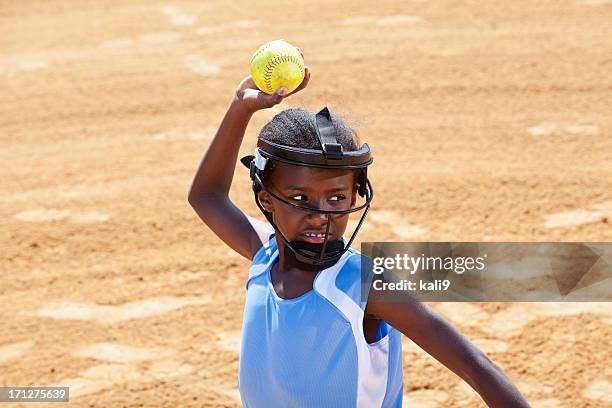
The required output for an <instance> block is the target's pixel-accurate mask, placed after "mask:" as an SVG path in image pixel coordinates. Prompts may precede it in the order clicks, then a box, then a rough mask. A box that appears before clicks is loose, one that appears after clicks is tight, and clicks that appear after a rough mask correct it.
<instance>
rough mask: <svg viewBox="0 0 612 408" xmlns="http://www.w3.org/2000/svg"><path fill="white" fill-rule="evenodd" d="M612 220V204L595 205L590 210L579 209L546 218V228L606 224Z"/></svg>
mask: <svg viewBox="0 0 612 408" xmlns="http://www.w3.org/2000/svg"><path fill="white" fill-rule="evenodd" d="M610 218H612V202H610V201H608V202H603V203H597V204H593V205H592V206H591V207H590V208H589V209H583V208H579V209H576V210H571V211H563V212H558V213H554V214H550V215H547V216H546V221H545V223H544V227H546V228H551V229H552V228H567V227H574V226H578V225H584V224H591V223H595V222H604V221H607V220H608V219H610Z"/></svg>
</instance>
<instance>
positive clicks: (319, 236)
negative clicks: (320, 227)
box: [300, 232, 325, 244]
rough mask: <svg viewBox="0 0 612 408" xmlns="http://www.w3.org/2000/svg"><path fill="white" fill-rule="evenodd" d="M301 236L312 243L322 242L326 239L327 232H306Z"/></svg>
mask: <svg viewBox="0 0 612 408" xmlns="http://www.w3.org/2000/svg"><path fill="white" fill-rule="evenodd" d="M300 238H301V239H302V240H303V241H306V242H309V243H311V244H322V243H323V242H324V241H325V233H315V232H305V233H303V234H301V235H300Z"/></svg>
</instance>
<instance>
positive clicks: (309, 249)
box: [283, 240, 344, 272]
mask: <svg viewBox="0 0 612 408" xmlns="http://www.w3.org/2000/svg"><path fill="white" fill-rule="evenodd" d="M289 243H290V244H291V246H292V247H293V248H295V249H297V250H298V251H300V252H302V253H305V254H308V255H310V256H312V257H319V256H320V255H321V250H322V249H323V244H313V243H311V242H305V241H297V240H294V241H290V242H289ZM283 248H284V251H283V253H284V254H285V259H286V260H287V264H288V265H289V266H290V267H294V268H297V269H300V270H303V271H309V272H319V271H322V270H323V269H327V268H329V267H330V266H332V265H333V264H335V263H336V262H338V260H339V259H340V256H341V255H342V253H343V252H344V251H342V250H343V249H344V243H343V242H342V241H341V240H334V241H327V243H326V245H325V253H324V254H323V256H324V257H332V255H333V254H340V255H338V256H333V257H332V258H331V259H329V260H327V261H325V262H323V263H321V264H320V265H313V264H312V263H306V262H302V261H300V260H299V259H298V258H297V257H296V254H295V252H294V251H293V250H291V249H290V248H288V247H287V245H286V244H285V245H284V247H283Z"/></svg>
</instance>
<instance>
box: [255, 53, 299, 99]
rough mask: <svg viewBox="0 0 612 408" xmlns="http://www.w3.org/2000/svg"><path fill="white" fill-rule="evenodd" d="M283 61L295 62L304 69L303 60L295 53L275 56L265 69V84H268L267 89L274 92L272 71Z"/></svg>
mask: <svg viewBox="0 0 612 408" xmlns="http://www.w3.org/2000/svg"><path fill="white" fill-rule="evenodd" d="M282 62H293V63H294V64H295V65H297V66H298V67H300V70H301V71H302V72H303V71H304V66H303V65H302V63H301V61H300V59H299V58H297V57H296V56H294V55H278V56H276V57H274V58H273V59H272V60H271V61H270V62H269V63H268V64H267V65H266V69H265V70H264V84H265V86H266V90H267V91H268V92H269V93H270V94H272V93H273V92H274V90H273V89H272V82H270V81H271V79H272V78H271V76H272V72H274V69H275V68H276V67H277V66H278V65H279V64H280V63H282Z"/></svg>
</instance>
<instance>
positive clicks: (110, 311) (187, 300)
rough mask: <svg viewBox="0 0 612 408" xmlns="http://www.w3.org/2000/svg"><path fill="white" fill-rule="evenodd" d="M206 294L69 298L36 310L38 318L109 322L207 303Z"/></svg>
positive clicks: (149, 315)
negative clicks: (113, 300)
mask: <svg viewBox="0 0 612 408" xmlns="http://www.w3.org/2000/svg"><path fill="white" fill-rule="evenodd" d="M209 300H210V299H209V297H208V296H200V297H159V298H151V299H144V300H138V301H134V302H129V303H124V304H123V305H116V306H115V305H112V306H108V305H98V304H95V303H83V302H72V301H60V302H54V303H50V304H48V305H47V306H45V307H43V308H41V309H40V310H38V311H37V312H36V315H37V316H39V317H50V318H53V319H66V320H93V321H96V322H98V323H103V324H112V323H116V322H121V321H125V320H131V319H143V318H147V317H151V316H158V315H162V314H166V313H170V312H172V311H174V310H177V309H181V308H184V307H187V306H198V305H203V304H207V303H208V302H209Z"/></svg>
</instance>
